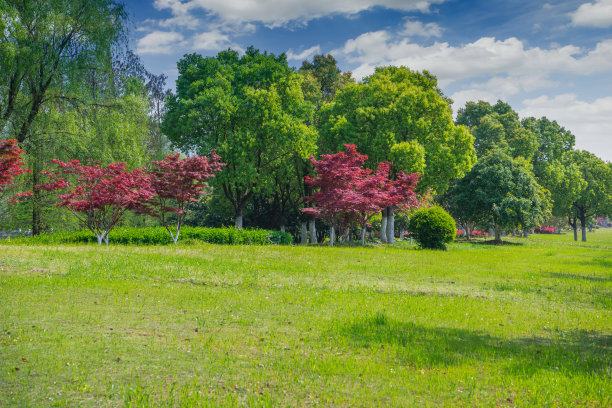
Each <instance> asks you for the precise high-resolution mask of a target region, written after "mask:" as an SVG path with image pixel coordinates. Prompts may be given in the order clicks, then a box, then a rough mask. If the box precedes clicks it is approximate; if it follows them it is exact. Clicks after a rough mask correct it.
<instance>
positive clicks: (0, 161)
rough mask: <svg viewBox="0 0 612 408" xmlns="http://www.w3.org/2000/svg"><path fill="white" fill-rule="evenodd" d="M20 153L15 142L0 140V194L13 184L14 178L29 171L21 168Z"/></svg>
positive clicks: (13, 140) (21, 151) (20, 150)
mask: <svg viewBox="0 0 612 408" xmlns="http://www.w3.org/2000/svg"><path fill="white" fill-rule="evenodd" d="M22 153H23V150H22V149H20V148H19V146H18V145H17V140H15V139H8V140H0V193H1V192H3V191H4V189H5V188H6V187H7V186H10V185H11V184H13V181H14V180H15V177H16V176H18V175H20V174H22V173H25V172H27V171H29V170H27V169H24V168H23V166H24V163H23V159H22V157H21V154H22Z"/></svg>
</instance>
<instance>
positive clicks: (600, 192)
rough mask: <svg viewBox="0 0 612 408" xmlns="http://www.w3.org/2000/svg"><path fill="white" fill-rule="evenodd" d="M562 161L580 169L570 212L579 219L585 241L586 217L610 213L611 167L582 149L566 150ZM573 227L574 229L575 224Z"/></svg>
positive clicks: (611, 209) (611, 210) (608, 214)
mask: <svg viewBox="0 0 612 408" xmlns="http://www.w3.org/2000/svg"><path fill="white" fill-rule="evenodd" d="M564 161H565V164H566V166H571V165H572V164H573V165H575V166H576V167H577V168H578V169H579V171H580V179H581V180H582V189H580V190H579V192H578V193H577V194H576V195H575V196H574V201H573V202H572V206H571V208H570V214H572V211H574V212H575V213H574V214H575V217H576V218H577V219H578V220H580V226H581V229H582V241H586V240H587V237H586V229H587V220H588V218H590V217H593V216H596V215H597V216H610V215H612V168H611V166H610V164H609V163H606V162H604V161H603V160H601V159H600V158H599V157H597V156H595V155H594V154H592V153H589V152H587V151H584V150H574V151H571V152H568V153H567V154H566V155H565V158H564ZM574 223H575V220H574ZM570 224H571V223H570ZM573 227H574V231H575V230H576V227H575V224H574V225H573ZM574 238H577V237H576V236H574Z"/></svg>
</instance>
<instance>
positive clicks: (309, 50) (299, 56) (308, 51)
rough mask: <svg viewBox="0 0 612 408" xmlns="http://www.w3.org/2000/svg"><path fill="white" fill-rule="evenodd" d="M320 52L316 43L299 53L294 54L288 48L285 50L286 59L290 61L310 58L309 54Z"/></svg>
mask: <svg viewBox="0 0 612 408" xmlns="http://www.w3.org/2000/svg"><path fill="white" fill-rule="evenodd" d="M320 53H321V47H320V46H318V45H315V46H313V47H310V48H307V49H305V50H304V51H302V52H300V53H299V54H296V53H295V52H294V51H293V50H292V49H289V51H287V59H288V60H290V61H304V60H306V59H308V58H310V57H311V56H313V55H315V54H320Z"/></svg>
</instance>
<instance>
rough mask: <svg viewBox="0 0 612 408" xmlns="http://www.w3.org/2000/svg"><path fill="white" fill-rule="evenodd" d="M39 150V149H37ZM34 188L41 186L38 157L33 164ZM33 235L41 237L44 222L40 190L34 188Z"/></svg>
mask: <svg viewBox="0 0 612 408" xmlns="http://www.w3.org/2000/svg"><path fill="white" fill-rule="evenodd" d="M36 150H38V149H36ZM32 164H33V165H32V186H37V185H39V184H41V182H40V170H41V168H40V165H39V159H38V157H34V163H32ZM32 194H33V195H32V235H40V233H41V232H42V220H41V208H40V207H41V203H40V201H41V197H40V190H39V189H36V188H32Z"/></svg>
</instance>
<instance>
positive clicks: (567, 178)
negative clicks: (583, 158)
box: [538, 161, 587, 241]
mask: <svg viewBox="0 0 612 408" xmlns="http://www.w3.org/2000/svg"><path fill="white" fill-rule="evenodd" d="M538 182H539V183H540V184H541V185H542V186H543V187H544V188H546V189H548V190H549V191H550V194H551V199H552V202H553V205H552V211H551V212H552V215H553V216H555V217H562V218H564V219H566V220H567V222H568V223H569V224H570V226H571V227H572V229H573V230H574V241H577V240H578V224H577V221H578V220H577V214H576V210H575V208H574V203H575V202H577V201H578V200H579V199H580V197H581V195H582V194H583V191H584V189H585V188H586V186H587V183H586V181H585V180H584V179H583V178H582V173H581V171H580V167H579V166H578V165H577V164H576V163H572V162H570V161H565V162H561V161H554V162H552V163H545V165H543V166H542V168H541V170H540V177H539V178H538Z"/></svg>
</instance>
